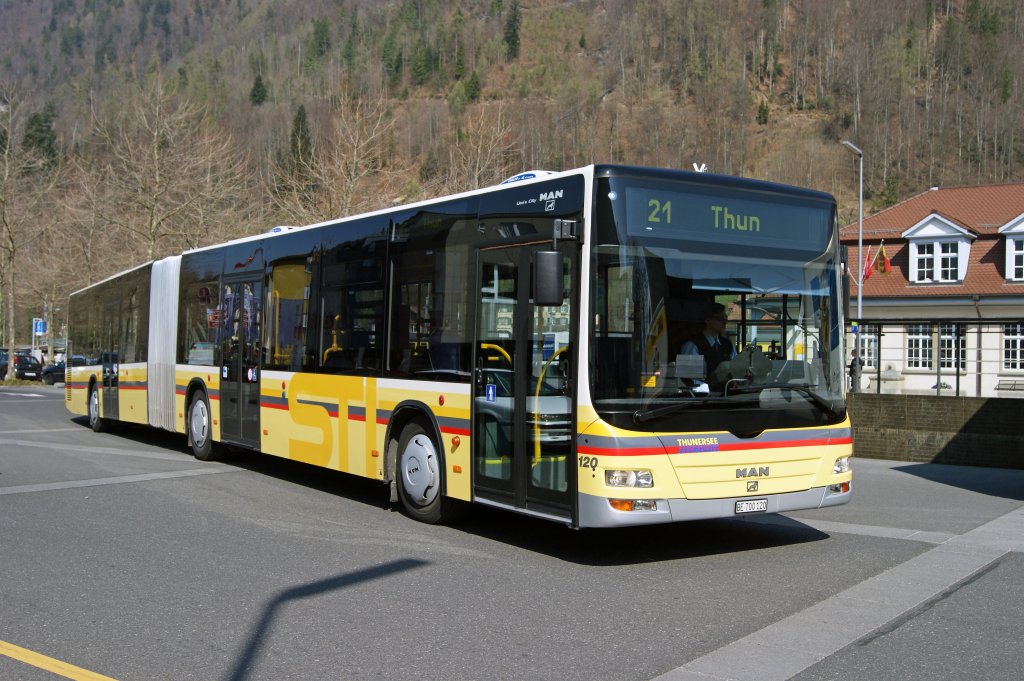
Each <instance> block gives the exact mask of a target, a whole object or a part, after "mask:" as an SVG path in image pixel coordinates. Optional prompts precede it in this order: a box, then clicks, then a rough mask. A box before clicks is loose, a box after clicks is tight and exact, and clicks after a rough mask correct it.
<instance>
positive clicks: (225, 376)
mask: <svg viewBox="0 0 1024 681" xmlns="http://www.w3.org/2000/svg"><path fill="white" fill-rule="evenodd" d="M262 291H263V285H262V277H261V278H251V277H250V278H245V279H227V278H225V281H224V315H225V319H226V321H225V325H224V327H223V329H222V333H223V336H222V337H221V362H222V364H221V367H220V433H221V439H222V440H224V441H225V442H232V443H235V444H240V445H245V446H247V447H254V448H255V447H259V444H260V300H261V295H262Z"/></svg>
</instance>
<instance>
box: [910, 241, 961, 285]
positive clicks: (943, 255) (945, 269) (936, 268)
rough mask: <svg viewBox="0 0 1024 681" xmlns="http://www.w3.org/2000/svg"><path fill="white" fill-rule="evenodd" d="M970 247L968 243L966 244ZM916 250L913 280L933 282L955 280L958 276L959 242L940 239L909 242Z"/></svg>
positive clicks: (924, 282) (958, 279)
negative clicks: (925, 241)
mask: <svg viewBox="0 0 1024 681" xmlns="http://www.w3.org/2000/svg"><path fill="white" fill-rule="evenodd" d="M967 248H970V245H969V244H968V245H967ZM911 249H912V250H915V249H916V251H917V254H916V256H915V257H914V259H913V260H914V264H915V265H916V267H915V268H914V270H915V271H914V281H916V282H919V283H922V284H927V283H933V282H957V281H961V280H962V277H961V276H960V244H959V243H957V242H955V241H941V242H934V241H933V242H930V243H917V244H911Z"/></svg>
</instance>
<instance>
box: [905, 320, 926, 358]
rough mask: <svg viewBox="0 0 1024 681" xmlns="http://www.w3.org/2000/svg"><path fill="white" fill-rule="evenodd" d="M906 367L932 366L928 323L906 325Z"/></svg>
mask: <svg viewBox="0 0 1024 681" xmlns="http://www.w3.org/2000/svg"><path fill="white" fill-rule="evenodd" d="M907 368H908V369H931V368H932V327H931V325H930V324H909V325H908V326H907Z"/></svg>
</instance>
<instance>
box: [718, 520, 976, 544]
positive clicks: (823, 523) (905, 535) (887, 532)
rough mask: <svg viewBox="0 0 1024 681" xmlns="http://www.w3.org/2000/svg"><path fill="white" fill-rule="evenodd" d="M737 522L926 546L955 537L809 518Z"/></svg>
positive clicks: (948, 534)
mask: <svg viewBox="0 0 1024 681" xmlns="http://www.w3.org/2000/svg"><path fill="white" fill-rule="evenodd" d="M737 522H749V523H761V524H764V525H784V526H786V527H799V526H801V525H806V526H807V527H811V528H813V529H815V530H818V531H820V532H825V533H832V532H835V533H837V534H858V535H861V536H864V537H882V538H885V539H903V540H906V541H919V542H924V543H926V544H944V543H946V542H947V541H949V540H950V539H952V538H953V537H956V536H957V535H956V534H954V533H951V532H927V531H925V530H909V529H906V528H902V527H884V526H880V525H859V524H856V523H841V522H836V521H835V520H812V519H810V518H797V517H793V516H784V515H762V516H750V517H747V518H743V519H742V520H739V521H737Z"/></svg>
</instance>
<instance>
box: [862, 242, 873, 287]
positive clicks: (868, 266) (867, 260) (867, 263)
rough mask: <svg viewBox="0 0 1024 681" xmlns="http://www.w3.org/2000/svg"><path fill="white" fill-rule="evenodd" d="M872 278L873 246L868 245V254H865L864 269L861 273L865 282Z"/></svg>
mask: <svg viewBox="0 0 1024 681" xmlns="http://www.w3.org/2000/svg"><path fill="white" fill-rule="evenodd" d="M870 278H871V246H868V252H867V255H865V256H864V270H863V273H862V274H861V278H860V280H861V282H865V281H867V280H868V279H870Z"/></svg>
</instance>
